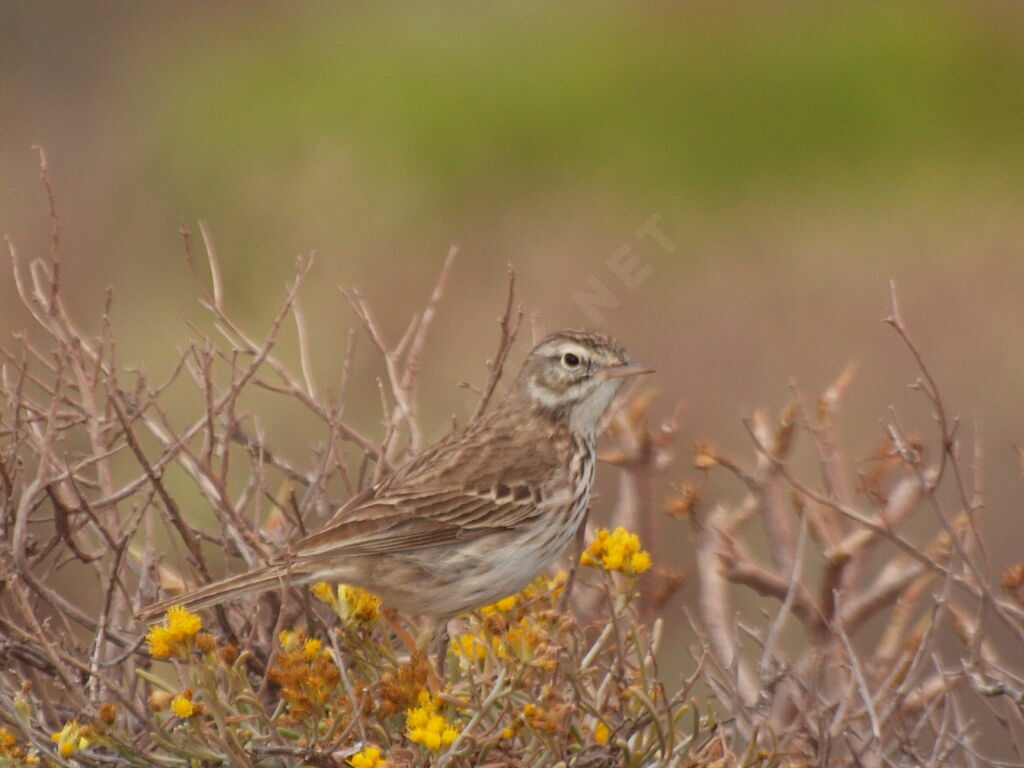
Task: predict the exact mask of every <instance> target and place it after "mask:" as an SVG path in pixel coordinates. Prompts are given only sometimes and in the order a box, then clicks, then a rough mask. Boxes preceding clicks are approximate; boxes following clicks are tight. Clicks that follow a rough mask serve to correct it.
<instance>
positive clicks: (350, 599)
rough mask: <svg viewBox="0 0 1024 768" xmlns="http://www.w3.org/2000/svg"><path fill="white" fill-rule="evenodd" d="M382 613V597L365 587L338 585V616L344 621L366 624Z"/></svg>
mask: <svg viewBox="0 0 1024 768" xmlns="http://www.w3.org/2000/svg"><path fill="white" fill-rule="evenodd" d="M379 615H380V598H379V597H377V596H376V595H374V594H371V593H370V592H367V591H366V590H365V589H360V588H359V587H350V586H348V585H347V584H340V585H338V616H339V617H340V618H341V619H342V621H344V622H346V623H348V624H354V625H357V626H366V625H367V624H370V623H372V622H373V621H374V619H376V618H377V616H379Z"/></svg>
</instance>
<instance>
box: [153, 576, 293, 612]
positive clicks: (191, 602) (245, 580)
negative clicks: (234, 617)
mask: <svg viewBox="0 0 1024 768" xmlns="http://www.w3.org/2000/svg"><path fill="white" fill-rule="evenodd" d="M292 580H295V581H296V582H297V583H300V584H301V583H303V579H302V576H301V574H298V573H296V572H295V571H294V570H290V569H288V568H287V567H286V566H283V565H269V566H267V567H265V568H260V569H258V570H255V571H247V572H246V573H240V574H238V575H236V576H228V577H227V578H226V579H221V580H220V581H212V582H210V583H209V584H205V585H203V586H201V587H199V588H198V589H194V590H192V591H191V592H186V593H184V594H181V595H178V596H177V597H172V598H168V599H166V600H161V601H160V602H158V603H153V604H152V605H147V606H146V607H145V608H143V609H142V610H140V611H139V612H138V614H137V618H138V619H139V620H140V621H152V620H153V619H155V618H157V617H159V616H160V615H161V614H162V613H164V612H165V611H166V610H167V609H168V608H170V607H172V606H175V605H183V606H185V607H186V608H187V609H189V610H190V611H191V610H199V609H200V608H208V607H209V606H211V605H220V604H221V603H224V602H227V601H228V600H232V599H234V598H236V597H241V596H242V595H247V594H249V593H251V592H264V591H266V590H268V589H273V588H274V587H276V586H278V585H281V584H283V583H285V582H286V581H292Z"/></svg>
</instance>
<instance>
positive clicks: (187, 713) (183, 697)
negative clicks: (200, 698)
mask: <svg viewBox="0 0 1024 768" xmlns="http://www.w3.org/2000/svg"><path fill="white" fill-rule="evenodd" d="M196 709H197V707H196V705H195V704H194V703H193V702H192V692H191V691H185V692H184V693H179V694H178V695H177V696H175V697H174V700H173V701H171V712H173V713H174V714H176V715H177V716H178V717H180V718H181V719H182V720H187V719H188V718H190V717H192V715H194V714H195V713H196Z"/></svg>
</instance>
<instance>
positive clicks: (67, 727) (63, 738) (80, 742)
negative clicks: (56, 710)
mask: <svg viewBox="0 0 1024 768" xmlns="http://www.w3.org/2000/svg"><path fill="white" fill-rule="evenodd" d="M89 734H90V731H89V728H88V727H86V726H81V725H79V724H78V721H77V720H69V721H68V722H66V723H64V727H63V728H61V729H60V730H59V731H57V732H56V733H54V734H53V736H51V738H52V739H53V740H54V741H55V742H57V745H58V746H57V751H58V752H60V756H61V757H69V756H70V755H71V753H73V752H75V751H76V750H77V751H81V750H83V749H85V748H86V747H88V746H89V739H88V736H89Z"/></svg>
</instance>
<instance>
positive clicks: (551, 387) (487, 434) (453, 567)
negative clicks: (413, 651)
mask: <svg viewBox="0 0 1024 768" xmlns="http://www.w3.org/2000/svg"><path fill="white" fill-rule="evenodd" d="M647 372H649V369H647V368H643V367H641V366H637V365H633V364H631V363H630V362H629V361H628V359H627V358H626V356H625V352H624V350H623V349H622V347H620V346H619V345H618V344H616V343H615V342H614V341H612V340H611V339H610V338H608V337H607V336H605V335H603V334H599V333H589V332H581V331H561V332H559V333H555V334H552V335H551V336H549V337H548V338H546V339H545V340H544V341H542V342H541V343H540V344H538V345H537V346H536V347H535V348H534V349H533V351H532V352H531V353H530V355H529V357H527V359H526V361H525V363H524V364H523V367H522V369H521V370H520V372H519V375H518V376H517V377H516V381H515V383H514V384H513V386H512V388H511V391H510V392H509V394H508V396H507V397H506V398H505V399H504V400H503V401H502V402H501V403H500V404H498V405H497V406H496V407H494V408H493V409H492V410H490V411H488V412H485V413H484V414H483V415H482V416H481V417H480V418H478V419H476V420H475V421H473V422H472V423H470V424H468V425H467V426H466V427H464V428H463V429H460V430H457V431H455V432H453V433H452V434H450V435H448V436H447V437H445V438H443V439H442V440H440V441H439V442H438V443H436V444H434V445H433V446H431V447H430V448H428V449H426V450H425V451H423V452H422V453H420V454H419V455H418V456H416V457H414V458H413V459H412V460H411V461H409V462H408V463H407V464H405V465H404V466H403V467H401V468H399V469H398V470H397V471H396V472H394V473H393V474H392V475H390V476H389V477H387V478H385V479H384V480H382V481H381V482H380V483H378V484H377V485H375V486H374V487H372V488H369V489H367V490H366V491H365V492H363V493H362V494H359V495H357V496H355V497H353V498H352V499H350V500H349V502H348V503H347V504H345V505H344V506H343V507H342V508H341V509H339V510H338V512H337V513H336V514H335V515H334V516H333V517H332V518H331V519H330V520H329V521H328V522H327V524H326V525H324V527H323V528H322V529H321V530H320V531H318V532H317V533H314V534H312V535H310V536H307V537H306V538H304V539H301V540H300V541H298V542H296V543H295V544H294V545H293V546H292V547H291V548H290V549H289V550H288V551H287V552H285V553H282V554H281V555H280V556H279V557H277V558H276V559H275V561H274V562H272V563H270V564H268V565H266V566H264V567H261V568H256V569H254V570H251V571H248V572H246V573H242V574H239V575H237V576H231V577H229V578H226V579H223V580H221V581H217V582H213V583H210V584H207V585H205V586H203V587H200V588H198V589H196V590H194V591H192V592H189V593H186V594H184V595H180V596H178V597H176V598H173V599H170V600H165V601H163V602H160V603H156V604H153V605H150V606H148V607H147V608H145V609H144V610H142V611H141V612H140V613H139V617H140V618H142V619H150V618H153V617H155V616H157V615H159V614H160V613H162V612H163V611H165V610H166V609H167V608H168V607H170V606H171V605H175V604H179V603H181V604H184V605H185V606H186V607H188V608H192V609H196V608H202V607H204V606H210V605H217V604H219V603H222V602H225V601H227V600H231V599H233V598H235V597H238V596H240V595H243V594H246V593H249V592H256V591H265V590H268V589H273V588H276V587H279V586H280V585H282V584H289V583H291V584H307V583H311V582H314V581H338V582H344V583H347V584H353V585H356V586H359V587H362V588H364V589H367V590H369V591H371V592H374V593H376V594H378V595H379V596H380V597H381V599H382V600H383V601H384V603H385V604H388V605H391V606H392V607H395V608H398V609H401V610H404V611H407V612H409V613H416V614H427V615H432V616H451V615H455V614H457V613H461V612H463V611H466V610H469V609H472V608H474V607H477V606H479V605H484V604H487V603H490V602H493V601H495V600H498V599H500V598H502V597H504V596H506V595H508V594H511V593H513V592H516V591H518V590H519V589H521V588H522V587H524V586H525V585H526V584H528V583H529V582H530V581H531V580H532V579H533V578H534V577H535V576H536V575H537V574H538V573H540V572H541V571H542V570H544V569H545V568H546V567H547V566H548V565H550V563H551V562H552V561H553V560H554V559H555V558H556V557H557V556H558V555H559V554H560V553H561V552H562V551H563V550H564V549H565V547H566V545H567V544H568V543H569V541H570V540H571V538H572V536H573V534H574V533H575V531H576V529H577V527H578V526H579V524H580V522H581V520H582V518H583V514H584V512H585V510H586V507H587V501H588V499H589V496H590V488H591V484H592V482H593V477H594V443H595V440H596V436H597V430H598V425H599V422H600V419H601V417H602V416H603V415H604V413H605V411H606V410H607V407H608V405H609V404H610V403H611V400H612V398H613V397H614V395H615V393H616V391H617V390H618V388H619V386H620V385H621V383H622V381H623V379H624V377H626V376H631V375H636V374H641V373H647Z"/></svg>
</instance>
